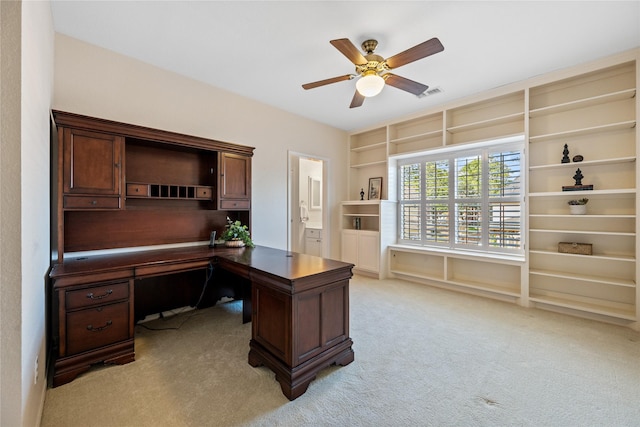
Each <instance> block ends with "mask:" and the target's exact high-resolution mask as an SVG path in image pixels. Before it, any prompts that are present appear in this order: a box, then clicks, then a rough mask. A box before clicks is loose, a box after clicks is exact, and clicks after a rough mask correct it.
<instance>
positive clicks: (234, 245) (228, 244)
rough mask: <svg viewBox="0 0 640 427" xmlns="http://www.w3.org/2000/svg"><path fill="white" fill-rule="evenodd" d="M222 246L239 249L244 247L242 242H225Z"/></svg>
mask: <svg viewBox="0 0 640 427" xmlns="http://www.w3.org/2000/svg"><path fill="white" fill-rule="evenodd" d="M224 245H225V246H226V247H228V248H241V247H243V246H244V242H243V241H242V240H226V241H225V242H224Z"/></svg>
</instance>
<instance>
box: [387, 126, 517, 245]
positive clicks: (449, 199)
mask: <svg viewBox="0 0 640 427" xmlns="http://www.w3.org/2000/svg"><path fill="white" fill-rule="evenodd" d="M523 147H524V142H523V138H522V137H517V138H508V139H505V140H498V141H491V142H484V143H481V144H474V145H466V146H465V147H464V148H462V149H461V148H457V147H456V148H455V149H450V148H448V149H445V150H440V151H439V152H431V153H429V154H428V155H425V156H421V157H413V158H410V159H403V160H399V161H398V178H399V179H398V182H399V186H400V188H399V203H398V206H399V207H398V208H399V215H398V218H399V224H398V229H399V241H400V243H406V244H415V245H423V246H439V247H446V248H450V249H473V250H480V251H489V252H506V253H519V254H522V253H524V251H523V247H524V242H523V236H522V230H523V229H524V225H523V223H522V211H523V206H524V194H523V193H524V192H523V188H524V185H523V175H522V165H523V164H524V159H523Z"/></svg>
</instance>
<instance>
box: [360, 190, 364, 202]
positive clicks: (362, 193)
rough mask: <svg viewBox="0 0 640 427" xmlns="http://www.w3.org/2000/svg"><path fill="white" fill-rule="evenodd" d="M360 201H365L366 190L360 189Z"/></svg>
mask: <svg viewBox="0 0 640 427" xmlns="http://www.w3.org/2000/svg"><path fill="white" fill-rule="evenodd" d="M360 200H364V188H361V189H360Z"/></svg>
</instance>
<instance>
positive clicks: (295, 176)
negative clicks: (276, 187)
mask: <svg viewBox="0 0 640 427" xmlns="http://www.w3.org/2000/svg"><path fill="white" fill-rule="evenodd" d="M288 170H289V177H288V197H287V199H288V200H287V204H288V209H287V212H288V219H287V250H288V251H290V252H298V253H306V254H309V255H316V256H321V257H325V256H327V249H326V248H328V247H329V231H328V230H329V227H328V225H329V223H328V221H329V215H328V209H327V186H326V185H325V184H326V182H327V176H328V174H327V172H328V170H329V168H328V160H327V159H323V158H319V157H317V156H312V155H309V154H303V153H295V152H292V151H290V152H289V161H288Z"/></svg>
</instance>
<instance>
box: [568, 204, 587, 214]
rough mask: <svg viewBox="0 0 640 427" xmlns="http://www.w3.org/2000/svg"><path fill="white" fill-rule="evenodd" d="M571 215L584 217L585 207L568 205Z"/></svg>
mask: <svg viewBox="0 0 640 427" xmlns="http://www.w3.org/2000/svg"><path fill="white" fill-rule="evenodd" d="M569 210H570V211H571V215H584V214H586V213H587V205H569Z"/></svg>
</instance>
